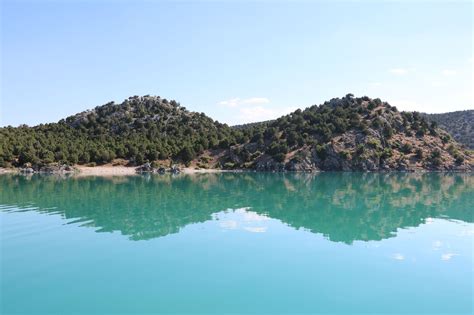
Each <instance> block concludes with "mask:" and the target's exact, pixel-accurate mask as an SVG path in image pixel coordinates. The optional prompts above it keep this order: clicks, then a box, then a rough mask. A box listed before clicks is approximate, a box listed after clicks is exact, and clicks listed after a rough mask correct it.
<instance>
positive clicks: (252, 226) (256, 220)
mask: <svg viewBox="0 0 474 315" xmlns="http://www.w3.org/2000/svg"><path fill="white" fill-rule="evenodd" d="M213 219H214V220H216V221H218V225H219V227H221V228H222V229H223V230H242V231H247V232H251V233H264V232H267V229H268V225H267V224H266V223H267V222H268V221H270V220H272V219H270V218H269V217H267V216H266V215H262V214H258V213H256V212H254V211H251V210H249V208H239V209H235V210H232V209H228V210H227V211H223V212H218V213H215V214H213ZM274 221H278V220H274Z"/></svg>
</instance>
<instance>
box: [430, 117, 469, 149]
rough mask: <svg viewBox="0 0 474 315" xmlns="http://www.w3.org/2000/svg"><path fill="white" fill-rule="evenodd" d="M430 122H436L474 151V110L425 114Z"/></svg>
mask: <svg viewBox="0 0 474 315" xmlns="http://www.w3.org/2000/svg"><path fill="white" fill-rule="evenodd" d="M424 116H425V118H426V119H428V120H429V121H435V122H436V123H438V125H439V126H440V127H441V128H443V129H444V130H446V131H447V132H449V133H450V134H451V135H452V136H453V138H454V139H455V140H456V141H458V142H460V143H462V144H465V145H466V146H467V147H468V148H470V149H474V110H463V111H457V112H451V113H444V114H424Z"/></svg>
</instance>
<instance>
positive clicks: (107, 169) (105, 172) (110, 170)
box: [0, 164, 226, 176]
mask: <svg viewBox="0 0 474 315" xmlns="http://www.w3.org/2000/svg"><path fill="white" fill-rule="evenodd" d="M74 167H75V168H76V169H77V170H78V171H79V172H78V173H75V174H74V175H73V176H130V175H137V173H136V172H135V167H134V166H121V165H117V166H113V165H110V164H109V165H100V166H84V165H75V166H74ZM220 172H226V171H225V170H218V169H198V170H197V169H194V168H183V169H181V173H183V174H198V173H220ZM8 173H18V169H11V168H0V174H8Z"/></svg>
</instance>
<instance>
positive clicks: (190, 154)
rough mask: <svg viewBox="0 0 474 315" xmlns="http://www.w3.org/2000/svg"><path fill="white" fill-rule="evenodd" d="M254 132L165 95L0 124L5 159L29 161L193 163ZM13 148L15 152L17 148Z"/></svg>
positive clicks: (5, 160) (0, 137)
mask: <svg viewBox="0 0 474 315" xmlns="http://www.w3.org/2000/svg"><path fill="white" fill-rule="evenodd" d="M248 136H249V135H248V134H246V133H245V132H242V131H240V130H236V129H233V128H230V127H229V126H227V125H224V124H220V123H218V122H215V121H213V120H212V119H211V118H209V117H207V116H205V115H204V114H200V113H193V112H189V111H187V110H186V109H185V108H184V107H182V106H180V105H179V103H177V102H175V101H168V100H166V99H161V98H159V97H150V96H145V97H130V98H129V99H127V100H125V101H124V102H122V103H121V104H114V103H107V104H105V105H103V106H99V107H96V108H95V109H94V110H92V111H87V112H83V113H79V114H77V115H74V116H70V117H68V118H66V119H63V120H61V121H60V122H58V123H52V124H46V125H39V126H35V127H27V126H21V127H18V128H13V127H5V128H0V148H8V149H9V150H5V149H4V150H0V158H2V159H3V161H4V163H5V162H11V163H15V164H16V165H17V166H21V165H24V164H26V163H31V164H38V163H44V164H48V163H52V162H62V163H70V164H74V163H81V164H86V163H90V162H95V163H97V164H103V163H108V162H110V161H112V160H113V159H114V158H122V159H127V160H130V161H131V162H132V163H134V164H142V163H144V162H145V161H153V160H156V159H167V158H168V157H174V158H177V159H182V160H183V162H189V161H190V160H192V159H193V158H194V157H195V156H196V154H198V153H201V152H202V151H204V150H207V149H213V148H217V147H218V146H219V145H220V146H221V147H225V148H227V147H228V146H229V145H230V144H233V143H235V142H236V139H237V138H239V139H245V137H248ZM12 149H13V151H14V152H12V151H10V150H12Z"/></svg>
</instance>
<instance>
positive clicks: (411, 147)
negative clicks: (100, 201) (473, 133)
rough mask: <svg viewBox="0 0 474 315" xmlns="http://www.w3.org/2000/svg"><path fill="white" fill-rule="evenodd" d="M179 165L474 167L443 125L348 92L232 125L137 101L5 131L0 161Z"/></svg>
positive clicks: (147, 99)
mask: <svg viewBox="0 0 474 315" xmlns="http://www.w3.org/2000/svg"><path fill="white" fill-rule="evenodd" d="M117 159H119V162H120V164H122V165H123V164H124V163H128V164H131V165H140V164H143V163H145V162H151V163H154V165H169V164H172V163H181V164H184V165H186V166H190V165H192V166H194V167H199V168H210V167H220V168H227V169H242V168H249V169H256V170H295V171H297V170H318V169H323V170H384V169H400V170H405V169H411V168H434V169H442V168H444V169H446V168H449V169H452V168H457V169H466V168H470V165H471V158H470V155H469V153H468V152H466V150H464V149H462V148H461V147H460V146H459V145H458V144H457V143H456V142H455V141H454V140H453V139H452V138H451V136H450V135H449V134H448V133H446V132H445V131H443V130H441V129H439V128H438V126H437V123H436V122H431V123H430V122H429V121H428V120H426V119H425V118H424V116H423V115H422V114H420V113H417V112H399V111H398V110H397V109H396V108H395V107H393V106H390V105H389V104H388V103H386V102H383V101H381V100H380V99H370V98H369V97H361V98H355V97H354V96H353V95H352V94H348V95H346V96H345V97H343V98H336V99H332V100H330V101H328V102H325V103H324V104H322V105H319V106H316V105H314V106H311V107H309V108H306V109H305V110H296V111H295V112H293V113H291V114H289V115H286V116H283V117H280V118H278V119H276V120H272V121H266V122H261V123H254V124H247V125H240V126H235V127H229V126H227V125H225V124H221V123H219V122H217V121H214V120H212V119H211V118H209V117H207V116H206V115H205V114H203V113H195V112H189V111H188V110H186V108H184V107H182V106H181V105H180V104H179V103H177V102H176V101H168V100H166V99H162V98H160V97H152V96H143V97H138V96H134V97H130V98H129V99H127V100H125V101H124V102H122V103H121V104H114V103H108V104H105V105H103V106H98V107H96V108H95V109H93V110H90V111H86V112H82V113H79V114H76V115H73V116H70V117H68V118H66V119H63V120H61V121H59V122H58V123H52V124H46V125H39V126H35V127H28V126H20V127H17V128H13V127H5V128H0V166H3V167H8V166H16V167H22V166H27V165H31V166H38V165H39V166H41V165H46V164H50V163H66V164H88V165H97V164H103V163H109V162H111V161H113V163H118V162H116V161H117Z"/></svg>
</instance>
